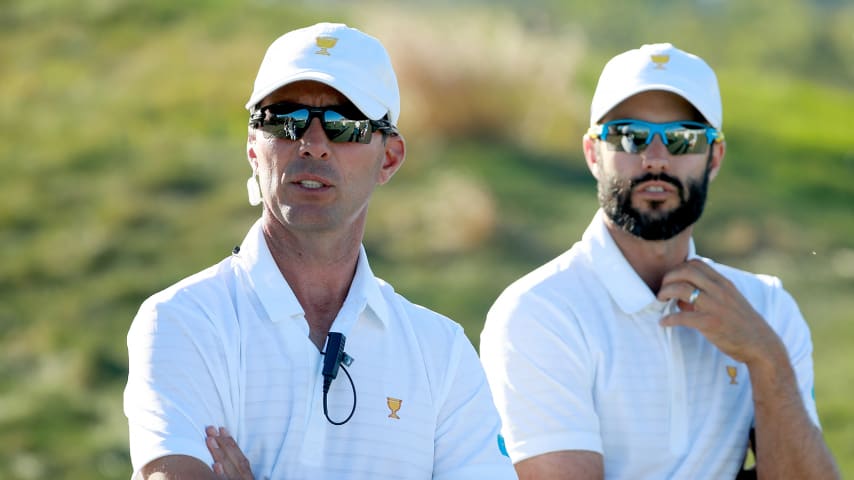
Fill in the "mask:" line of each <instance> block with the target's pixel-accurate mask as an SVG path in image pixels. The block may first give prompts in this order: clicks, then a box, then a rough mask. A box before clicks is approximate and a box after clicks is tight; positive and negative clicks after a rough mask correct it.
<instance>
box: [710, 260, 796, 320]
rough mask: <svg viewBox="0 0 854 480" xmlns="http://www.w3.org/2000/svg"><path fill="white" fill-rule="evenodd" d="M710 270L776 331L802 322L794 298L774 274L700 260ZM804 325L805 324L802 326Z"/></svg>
mask: <svg viewBox="0 0 854 480" xmlns="http://www.w3.org/2000/svg"><path fill="white" fill-rule="evenodd" d="M703 261H705V262H707V263H708V264H709V265H710V266H712V268H714V269H715V270H717V271H718V272H719V273H720V274H721V275H723V276H724V277H726V278H727V279H728V280H729V281H730V282H732V284H733V285H734V286H735V288H736V289H737V290H738V291H739V292H740V293H741V294H742V295H743V296H744V298H746V299H747V301H748V302H750V304H751V305H752V306H753V308H755V309H756V310H757V312H759V314H760V315H762V316H763V318H765V320H766V321H767V322H768V323H770V324H771V325H772V326H774V327H775V329H777V330H778V332H779V330H780V329H781V328H784V327H785V326H786V325H785V324H790V323H793V322H794V323H796V324H801V323H804V320H803V318H802V316H801V313H800V310H799V308H798V305H797V302H796V301H795V299H794V297H792V295H791V294H790V293H789V292H788V291H787V290H786V289H785V288H784V286H783V282H782V280H780V278H778V277H776V276H774V275H767V274H762V273H753V272H748V271H746V270H742V269H739V268H735V267H732V266H728V265H723V264H720V263H716V262H714V261H712V260H709V259H707V258H703ZM804 326H805V325H804Z"/></svg>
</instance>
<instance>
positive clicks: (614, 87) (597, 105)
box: [590, 43, 723, 129]
mask: <svg viewBox="0 0 854 480" xmlns="http://www.w3.org/2000/svg"><path fill="white" fill-rule="evenodd" d="M648 90H664V91H668V92H673V93H675V94H677V95H679V96H681V97H682V98H684V99H685V100H687V101H688V102H690V103H691V105H693V106H694V107H695V108H696V109H697V110H699V111H700V113H701V114H703V117H705V118H706V120H707V121H708V122H709V123H710V124H711V125H712V126H713V127H715V128H717V129H720V128H721V125H722V124H723V112H722V108H721V94H720V90H719V88H718V79H717V77H716V76H715V72H714V71H712V69H711V67H709V65H708V64H707V63H706V62H705V61H703V59H702V58H700V57H698V56H696V55H692V54H690V53H688V52H685V51H682V50H680V49H678V48H676V47H674V46H673V45H671V44H669V43H656V44H653V45H643V46H642V47H640V48H638V49H635V50H629V51H627V52H623V53H621V54H619V55H617V56H616V57H614V58H612V59H611V60H610V61H609V62H608V63H607V64H606V65H605V68H604V69H603V70H602V75H601V76H600V77H599V83H598V85H596V92H595V93H594V94H593V102H592V104H591V105H590V125H595V124H597V123H598V122H599V121H600V120H601V119H602V117H604V116H605V115H606V114H607V113H608V112H609V111H611V109H612V108H614V107H616V106H617V105H618V104H619V103H620V102H622V101H623V100H625V99H627V98H629V97H631V96H632V95H635V94H638V93H640V92H645V91H648Z"/></svg>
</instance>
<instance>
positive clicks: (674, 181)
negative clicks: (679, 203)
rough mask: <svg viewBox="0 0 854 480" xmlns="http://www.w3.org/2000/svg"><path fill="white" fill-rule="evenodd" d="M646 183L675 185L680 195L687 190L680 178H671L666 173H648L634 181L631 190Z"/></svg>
mask: <svg viewBox="0 0 854 480" xmlns="http://www.w3.org/2000/svg"><path fill="white" fill-rule="evenodd" d="M645 182H667V183H669V184H671V185H673V186H674V187H676V189H677V190H678V191H679V193H680V194H681V193H682V191H683V190H684V188H685V187H684V185H682V182H681V181H679V179H678V178H676V177H671V176H670V175H668V174H666V173H664V172H660V173H647V174H646V175H643V176H641V177H638V178H635V179H632V183H631V185H630V187H629V188H632V189H633V188H635V187H637V186H638V185H640V184H641V183H645Z"/></svg>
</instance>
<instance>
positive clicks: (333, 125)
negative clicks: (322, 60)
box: [249, 103, 398, 143]
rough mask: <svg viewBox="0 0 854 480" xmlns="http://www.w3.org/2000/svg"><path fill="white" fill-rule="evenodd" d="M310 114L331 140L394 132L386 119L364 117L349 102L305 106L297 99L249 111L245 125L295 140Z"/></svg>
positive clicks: (363, 138) (362, 138) (368, 139)
mask: <svg viewBox="0 0 854 480" xmlns="http://www.w3.org/2000/svg"><path fill="white" fill-rule="evenodd" d="M313 118H318V119H320V124H321V125H322V126H323V131H324V132H326V136H327V137H328V138H329V140H330V141H332V142H335V143H345V142H356V143H371V134H373V133H374V132H376V131H380V132H383V133H387V134H389V135H397V134H398V131H397V128H396V127H395V126H394V125H392V124H391V122H390V121H388V120H386V119H381V120H371V119H369V118H366V117H365V114H363V113H362V112H360V111H359V109H357V108H356V107H355V106H352V105H334V106H330V107H309V106H307V105H300V104H298V103H274V104H271V105H267V106H264V107H261V108H260V109H258V111H256V112H255V113H253V114H252V115H251V116H250V117H249V125H250V126H251V127H253V128H258V129H260V130H262V131H264V132H266V133H269V134H270V135H272V136H274V137H276V138H282V139H285V140H299V139H300V138H302V136H303V135H305V132H306V130H308V127H309V126H310V125H311V120H312V119H313Z"/></svg>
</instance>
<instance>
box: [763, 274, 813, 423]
mask: <svg viewBox="0 0 854 480" xmlns="http://www.w3.org/2000/svg"><path fill="white" fill-rule="evenodd" d="M775 287H776V288H775V289H774V294H773V296H772V303H773V310H772V311H773V313H772V316H771V317H770V318H769V319H768V320H769V321H770V322H771V323H772V325H773V327H774V328H775V330H776V331H777V334H778V335H779V336H780V338H781V340H782V341H783V344H785V345H786V350H787V351H788V353H789V359H790V360H791V362H792V368H793V369H794V371H795V376H796V377H797V382H798V389H799V390H800V393H801V398H802V399H803V402H804V408H806V411H807V413H808V414H809V416H810V419H812V421H813V423H814V424H815V425H816V426H817V427H819V428H821V424H820V423H819V418H818V409H817V408H816V403H815V391H814V387H815V373H814V370H813V358H812V352H813V346H812V339H811V337H810V330H809V326H808V325H807V323H806V320H804V317H803V315H802V314H801V311H800V309H799V308H798V305H797V303H796V302H795V299H794V298H792V296H791V295H790V294H789V293H788V292H787V291H786V290H784V289H783V287H782V285H781V283H780V281H779V280H778V279H775Z"/></svg>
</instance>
